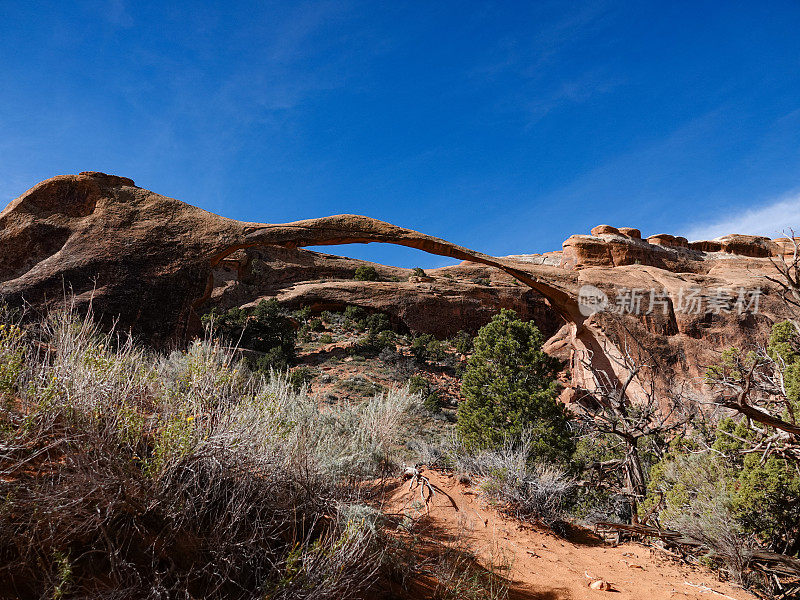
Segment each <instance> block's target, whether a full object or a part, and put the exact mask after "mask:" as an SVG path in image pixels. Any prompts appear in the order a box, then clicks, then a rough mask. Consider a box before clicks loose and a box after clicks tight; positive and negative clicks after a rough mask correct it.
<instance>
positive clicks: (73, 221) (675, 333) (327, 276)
mask: <svg viewBox="0 0 800 600" xmlns="http://www.w3.org/2000/svg"><path fill="white" fill-rule="evenodd" d="M370 242H384V243H392V244H400V245H404V246H409V247H412V248H417V249H419V250H422V251H425V252H429V253H433V254H439V255H442V256H448V257H452V258H456V259H459V260H462V261H466V262H464V263H462V264H461V265H458V266H456V267H445V268H442V269H433V270H429V271H428V273H427V277H426V278H424V279H422V280H420V279H417V280H413V281H409V275H410V274H411V272H410V271H409V270H406V269H396V268H392V267H382V266H380V265H376V268H377V269H378V270H379V272H380V273H381V276H382V277H381V278H382V279H383V281H379V282H357V281H353V280H352V277H351V275H350V274H351V273H352V271H354V270H355V267H356V266H357V265H358V264H362V263H360V262H359V261H353V260H350V259H344V258H341V257H336V256H332V255H327V254H321V253H316V252H310V251H307V250H302V249H301V247H303V246H317V245H338V244H347V243H370ZM793 248H794V244H793V243H792V241H791V240H786V239H782V240H775V241H772V240H769V239H767V238H762V237H756V236H742V235H731V236H725V237H723V238H718V239H716V240H710V241H702V242H691V243H689V242H688V241H687V240H686V239H685V238H680V237H675V236H671V235H666V234H660V235H655V236H650V237H649V238H647V239H642V236H641V232H640V231H639V230H637V229H634V228H631V227H620V228H616V227H611V226H608V225H604V226H599V227H596V228H594V229H593V230H592V234H591V235H577V236H572V237H570V238H569V239H567V240H566V241H565V242H564V245H563V248H562V250H560V251H557V252H552V253H548V254H545V255H518V256H513V257H505V258H497V257H491V256H487V255H485V254H482V253H480V252H476V251H473V250H469V249H467V248H463V247H460V246H457V245H455V244H451V243H449V242H446V241H444V240H441V239H438V238H435V237H432V236H428V235H425V234H422V233H419V232H416V231H412V230H409V229H404V228H401V227H397V226H394V225H391V224H389V223H384V222H381V221H377V220H375V219H370V218H368V217H362V216H355V215H338V216H333V217H324V218H320V219H309V220H305V221H297V222H294V223H286V224H276V225H268V224H260V223H244V222H240V221H235V220H232V219H227V218H224V217H220V216H217V215H213V214H211V213H208V212H206V211H203V210H201V209H199V208H196V207H193V206H190V205H188V204H185V203H183V202H180V201H178V200H174V199H172V198H166V197H164V196H160V195H158V194H155V193H153V192H150V191H147V190H144V189H141V188H138V187H136V186H135V185H134V183H133V181H131V180H130V179H127V178H124V177H116V176H112V175H105V174H102V173H94V172H87V173H81V174H80V175H67V176H61V177H55V178H53V179H49V180H47V181H44V182H42V183H40V184H38V185H36V186H35V187H34V188H32V189H31V190H29V191H28V192H26V193H25V194H23V195H22V196H20V198H18V199H17V200H15V201H13V202H12V203H11V204H9V206H8V207H6V208H5V210H3V212H2V213H0V299H2V300H4V301H6V302H10V303H12V304H16V305H21V304H26V305H27V306H29V307H30V308H31V309H33V310H34V311H35V310H43V309H44V308H46V307H47V306H48V305H50V304H53V303H58V302H60V301H62V299H63V298H64V295H65V291H67V290H69V291H71V292H72V293H73V294H74V295H75V299H76V302H77V303H78V304H79V305H85V304H88V303H89V302H90V301H91V302H92V303H93V305H94V310H95V313H96V314H98V315H99V316H100V317H101V318H102V319H104V320H105V321H106V322H107V323H110V322H112V321H113V320H115V319H118V320H119V321H118V325H119V327H121V328H124V329H126V330H127V329H130V330H131V331H133V332H134V333H135V334H136V335H137V336H139V337H140V338H142V339H145V340H147V341H149V342H150V343H152V344H154V345H165V344H175V343H180V342H181V340H185V339H186V338H187V337H188V336H190V335H192V334H193V333H196V332H197V331H198V328H199V319H198V315H199V314H201V313H202V312H203V311H205V310H208V309H210V308H211V307H212V306H221V307H223V308H227V307H230V306H242V305H247V304H250V303H253V302H256V301H258V300H259V299H260V298H264V297H277V298H279V299H280V300H281V301H284V302H286V303H288V304H289V305H300V304H308V305H311V306H312V307H315V308H316V309H318V310H323V309H326V308H338V307H341V306H344V305H347V304H356V305H360V306H363V307H365V308H367V309H370V310H379V311H383V312H387V313H388V314H390V315H391V316H392V318H393V319H394V320H395V322H396V323H397V325H398V326H399V327H408V328H411V329H417V330H422V331H429V332H432V333H435V334H437V335H449V334H452V333H454V332H455V331H457V330H458V329H470V330H473V331H474V330H476V329H477V328H478V327H479V326H480V325H481V324H483V323H484V322H486V321H487V320H488V319H489V318H490V316H491V314H492V313H494V312H495V311H496V310H497V309H498V308H500V307H508V308H513V309H515V310H517V311H518V312H519V313H520V314H522V315H523V316H524V317H526V318H531V319H533V320H535V321H536V322H537V324H539V326H540V327H541V328H542V329H543V330H544V331H545V332H546V333H547V334H548V335H550V334H552V338H551V340H550V342H548V348H549V349H550V350H551V351H552V352H553V353H554V354H557V355H558V356H560V357H561V358H563V359H565V361H567V362H568V363H569V365H570V367H571V369H570V372H571V374H572V377H573V383H574V384H575V385H578V386H588V385H589V382H588V380H587V376H586V373H585V372H584V371H583V370H582V368H581V360H580V358H581V357H586V356H591V360H592V361H593V362H594V363H595V364H598V365H599V366H600V367H602V368H604V369H606V370H607V371H608V372H609V373H612V374H615V373H616V374H617V375H619V373H617V371H618V368H617V366H616V363H615V360H614V358H615V356H618V355H619V353H620V352H621V350H620V347H621V346H620V344H621V341H620V340H621V337H623V336H624V335H627V334H625V333H624V332H633V333H635V335H636V338H637V339H639V340H641V343H642V345H643V347H644V348H645V349H646V350H647V351H648V352H649V353H651V355H652V356H654V357H655V358H656V359H657V361H658V362H659V364H661V365H662V366H663V368H664V369H665V370H666V372H665V375H664V376H663V377H662V382H663V384H664V385H665V386H666V385H674V384H678V383H688V384H689V385H693V386H699V385H701V383H700V375H701V373H702V369H703V368H704V365H706V364H708V363H709V362H712V361H713V360H714V357H715V356H716V354H715V353H716V352H718V351H719V350H721V349H723V348H725V347H727V346H730V345H737V344H738V345H741V344H743V343H745V342H749V341H752V340H755V339H758V338H759V337H763V336H764V335H765V334H766V332H767V331H768V329H769V327H770V325H771V323H772V322H773V321H775V320H776V319H780V318H783V316H784V314H785V310H784V308H783V304H782V303H781V301H780V297H779V294H778V293H777V291H776V290H775V288H774V287H772V286H771V284H770V283H769V282H768V281H766V280H765V279H764V278H763V275H764V274H767V273H772V265H771V263H770V260H782V259H783V257H784V256H788V255H790V254H791V253H792V252H793ZM487 278H488V279H491V285H488V286H487V285H486V279H487ZM584 285H591V286H594V287H595V288H597V289H599V290H601V291H602V292H604V293H605V294H606V295H607V297H608V299H609V303H610V304H611V306H612V307H613V306H614V305H615V303H617V302H618V300H619V298H620V297H622V298H623V300H624V299H625V297H624V293H625V290H628V292H630V290H638V292H637V293H638V294H639V302H640V305H639V308H640V310H638V311H636V312H637V314H630V313H632V312H633V311H626V310H625V306H621V308H622V310H621V314H620V315H619V316H613V315H610V314H608V313H601V314H594V315H591V314H583V313H582V309H583V308H584V307H582V306H581V305H580V304H579V301H578V298H579V293H580V290H581V287H582V286H584ZM755 288H759V289H760V291H761V292H762V293H761V294H760V295H759V300H760V304H759V310H758V311H752V310H749V311H744V312H742V311H737V310H731V309H730V308H731V307H730V306H728V308H726V309H725V310H700V311H697V312H693V311H688V310H686V306H684V305H685V304H686V303H687V302H688V298H691V299H692V301H694V302H697V301H698V298H699V301H700V302H701V303H702V304H703V306H704V307H706V308H708V307H709V306H711V305H712V304H713V303H714V302H716V303H717V305H718V304H719V298H717V296H719V295H720V293H721V292H720V290H724V291H725V293H726V294H733V293H734V292H735V291H736V290H753V289H755ZM687 290H690V291H691V294H689V293H688V292H687ZM648 292H652V293H653V294H654V295H653V296H652V298H653V299H655V298H656V296H657V300H658V301H657V302H655V303H653V300H652V299H651V297H650V296H648ZM656 292H657V294H656ZM687 294H688V296H687ZM628 295H629V296H630V293H628ZM730 300H731V302H733V300H734V298H731V299H730ZM641 303H644V305H643V306H642V305H641ZM651 303H653V305H652V306H648V305H649V304H651ZM717 307H718V306H717ZM648 308H649V309H650V310H648ZM718 308H719V307H718ZM583 312H585V311H583Z"/></svg>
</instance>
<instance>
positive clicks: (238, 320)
mask: <svg viewBox="0 0 800 600" xmlns="http://www.w3.org/2000/svg"><path fill="white" fill-rule="evenodd" d="M303 314H305V313H303ZM303 314H301V315H300V317H299V318H301V319H303V320H305V319H307V317H308V315H305V316H303ZM203 323H204V324H205V325H206V326H207V327H210V328H211V330H212V331H213V332H214V334H215V335H218V336H221V337H222V338H224V339H225V340H226V341H227V342H228V343H231V344H234V345H236V346H238V347H240V348H246V349H248V350H255V351H256V352H259V353H260V356H259V357H258V358H255V359H251V360H250V367H251V368H253V369H254V370H260V371H263V372H264V373H269V371H270V370H271V369H276V370H283V369H286V368H287V367H288V366H289V365H290V364H291V362H292V361H293V360H294V357H295V343H296V341H297V332H296V331H295V329H294V325H293V324H292V322H291V320H290V319H289V318H288V317H287V316H286V315H285V314H283V311H282V309H281V306H280V304H279V303H278V301H277V300H275V299H272V300H262V301H261V302H259V303H258V305H257V306H256V307H255V308H254V309H252V310H245V309H242V308H232V309H230V310H228V311H226V312H223V313H218V312H216V311H211V313H209V314H207V315H204V316H203Z"/></svg>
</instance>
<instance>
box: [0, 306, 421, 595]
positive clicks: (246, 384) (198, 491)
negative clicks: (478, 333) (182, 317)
mask: <svg viewBox="0 0 800 600" xmlns="http://www.w3.org/2000/svg"><path fill="white" fill-rule="evenodd" d="M0 323H2V328H0V397H2V409H0V582H3V583H2V584H0V596H4V595H13V596H15V597H19V598H42V597H53V598H83V597H91V598H131V597H141V598H177V597H181V598H190V597H194V598H200V597H202V598H253V597H264V598H275V599H279V598H287V599H288V598H314V599H325V598H337V599H338V598H351V597H358V596H359V595H363V593H364V591H365V590H367V589H369V587H370V586H371V585H373V583H374V582H375V580H376V576H377V574H378V571H379V570H380V569H381V564H382V555H383V544H382V543H381V528H380V526H379V525H378V523H377V516H376V513H375V512H374V511H369V510H365V509H360V508H359V506H360V504H359V489H360V487H359V486H356V485H354V483H356V482H358V481H359V480H362V479H363V478H364V477H374V476H375V475H377V474H379V473H380V472H381V471H382V470H383V469H384V468H385V467H386V466H387V465H388V464H389V462H390V452H391V449H392V447H393V446H394V444H396V442H397V441H398V439H399V437H400V436H401V435H402V429H403V423H404V421H405V415H406V413H407V412H408V411H409V410H412V409H413V408H414V407H415V403H416V402H417V399H416V397H414V396H410V395H408V394H406V393H403V392H397V391H392V392H388V393H386V394H382V395H380V396H376V397H375V398H373V399H371V400H370V401H368V402H366V403H364V404H362V405H358V406H349V407H333V408H331V407H326V408H324V409H323V408H320V406H319V405H318V403H317V402H316V401H315V400H314V399H313V398H310V397H309V396H308V395H307V394H306V393H305V392H304V391H302V390H301V391H300V392H297V391H295V390H293V388H292V386H290V385H289V384H288V383H287V381H286V379H285V377H282V376H280V375H277V374H274V375H273V376H272V377H271V378H263V377H257V376H254V375H252V374H251V373H250V372H249V371H248V370H247V369H246V368H245V367H244V366H243V365H242V364H241V363H239V362H237V361H236V360H235V355H234V354H233V353H232V352H230V351H228V350H227V349H225V348H224V346H223V345H221V344H219V343H217V342H215V341H214V340H210V339H205V340H198V341H195V342H194V343H193V344H192V345H191V346H190V347H189V348H188V349H187V350H186V351H185V352H173V353H172V354H171V355H169V356H168V357H159V356H155V355H151V354H148V353H147V352H145V351H144V350H142V349H140V348H138V347H136V346H135V345H134V344H133V343H132V342H131V341H130V340H128V339H125V338H123V337H121V336H114V335H105V334H102V333H101V332H100V331H99V330H98V329H97V328H96V326H95V325H94V323H93V321H92V320H91V316H87V317H86V318H79V317H77V316H76V314H75V313H74V312H72V311H70V310H69V309H67V310H64V311H60V312H55V313H53V314H51V315H50V316H49V317H47V318H46V319H45V320H44V321H43V322H41V323H39V324H38V325H36V326H33V327H28V328H26V329H22V328H20V327H18V326H17V325H14V324H13V323H14V322H13V319H11V318H10V316H9V315H8V314H7V313H3V314H2V315H0ZM3 586H5V587H3Z"/></svg>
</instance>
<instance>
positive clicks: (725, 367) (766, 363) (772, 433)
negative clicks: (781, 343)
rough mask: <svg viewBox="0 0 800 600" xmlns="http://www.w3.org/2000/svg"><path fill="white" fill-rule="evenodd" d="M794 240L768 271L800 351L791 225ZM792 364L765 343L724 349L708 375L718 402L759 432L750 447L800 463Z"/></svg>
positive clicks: (798, 248)
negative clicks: (787, 253)
mask: <svg viewBox="0 0 800 600" xmlns="http://www.w3.org/2000/svg"><path fill="white" fill-rule="evenodd" d="M789 240H790V241H791V244H792V248H793V249H792V253H791V256H790V257H788V258H786V256H784V257H777V258H771V259H770V260H771V262H772V264H773V266H774V267H775V270H776V274H775V275H767V276H765V277H766V279H767V280H768V281H770V282H772V283H774V284H776V285H777V286H778V287H779V289H780V290H781V295H782V297H783V300H784V302H785V303H786V306H787V307H788V309H789V311H790V320H791V321H792V323H793V324H794V327H795V330H796V332H797V337H796V339H795V340H794V346H795V348H794V350H797V351H800V243H798V240H797V238H796V237H795V232H794V230H790V236H789ZM788 366H789V365H787V364H786V363H785V360H784V359H783V357H781V355H780V354H779V353H777V352H770V351H768V349H767V348H766V347H764V346H763V345H762V346H754V347H753V348H751V349H748V350H747V351H741V350H735V349H732V350H730V351H728V352H726V353H724V354H723V357H722V361H721V362H720V364H718V365H714V366H712V367H710V368H709V369H708V371H707V375H706V381H707V383H708V384H709V385H710V386H711V389H712V392H713V398H712V403H713V404H714V405H716V406H718V407H721V408H726V409H730V410H732V411H735V413H737V414H739V415H741V416H743V417H744V418H746V419H747V420H748V426H749V427H748V428H749V430H750V431H751V432H753V433H754V434H755V435H754V436H751V439H747V440H744V439H740V440H739V441H740V442H742V443H743V444H744V445H745V447H746V449H745V450H744V451H745V452H760V453H762V455H763V458H764V459H766V457H767V456H769V455H779V456H781V457H783V458H785V459H789V460H792V461H795V462H796V463H798V469H800V423H798V421H797V416H796V415H797V412H798V407H797V406H794V404H795V403H796V400H793V399H792V398H791V397H790V394H789V393H788V390H787V387H788V384H787V381H786V371H787V367H788ZM726 434H727V435H729V436H732V437H733V434H731V433H728V432H726Z"/></svg>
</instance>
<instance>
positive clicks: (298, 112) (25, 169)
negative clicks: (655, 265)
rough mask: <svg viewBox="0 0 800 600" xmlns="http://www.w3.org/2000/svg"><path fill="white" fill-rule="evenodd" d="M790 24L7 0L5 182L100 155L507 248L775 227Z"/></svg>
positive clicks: (582, 8)
mask: <svg viewBox="0 0 800 600" xmlns="http://www.w3.org/2000/svg"><path fill="white" fill-rule="evenodd" d="M167 4H168V5H169V6H165V5H167ZM799 32H800V3H798V2H797V1H796V0H794V1H783V2H782V1H778V0H775V1H773V0H768V1H766V2H765V1H760V2H755V1H752V2H729V1H719V2H703V1H697V0H694V1H691V2H688V1H687V2H680V1H677V2H663V1H660V2H655V1H653V2H641V1H633V0H631V1H630V2H611V1H609V2H535V1H531V2H519V3H515V2H498V3H488V2H487V3H478V2H475V3H471V2H465V1H461V2H396V1H395V2H374V1H366V2H355V1H354V2H336V1H334V2H318V3H298V2H286V3H273V2H263V1H262V2H228V3H220V2H213V3H212V2H200V1H186V2H160V1H159V2H146V1H137V2H134V1H133V0H130V1H125V0H108V1H104V0H96V1H90V2H67V1H64V0H62V1H56V2H52V3H44V2H34V1H21V0H20V1H14V0H0V82H1V83H2V86H1V87H0V203H2V204H5V202H7V201H9V200H11V199H12V198H14V197H16V196H18V195H19V194H20V193H22V192H23V191H24V190H26V189H27V188H29V187H31V186H32V185H33V184H34V183H36V182H37V181H39V180H42V179H45V178H47V177H51V176H53V175H56V174H63V173H77V172H79V171H85V170H98V171H106V172H109V173H115V174H119V175H125V176H128V177H131V178H133V179H134V180H135V181H136V183H137V184H138V185H140V186H142V187H146V188H149V189H152V190H154V191H157V192H159V193H162V194H166V195H169V196H173V197H176V198H179V199H181V200H185V201H187V202H190V203H192V204H195V205H198V206H201V207H203V208H206V209H208V210H211V211H213V212H216V213H219V214H222V215H225V216H229V217H233V218H237V219H243V220H247V221H262V222H283V221H290V220H296V219H302V218H308V217H316V216H323V215H328V214H337V213H358V214H365V215H370V216H373V217H377V218H380V219H385V220H388V221H391V222H393V223H396V224H398V225H403V226H407V227H411V228H414V229H418V230H421V231H424V232H426V233H431V234H434V235H438V236H440V237H444V238H446V239H449V240H451V241H454V242H457V243H460V244H463V245H466V246H469V247H472V248H475V249H478V250H482V251H485V252H488V253H491V254H497V255H503V254H511V253H529V252H542V251H547V250H552V249H557V248H559V247H560V245H561V242H562V241H563V239H564V238H566V237H567V236H568V235H570V234H572V233H583V232H586V231H587V230H588V229H589V228H590V227H592V226H593V225H596V224H599V223H609V224H612V225H617V226H623V225H628V226H636V227H639V228H641V229H642V231H643V233H644V234H645V235H649V234H654V233H660V232H669V233H683V234H686V235H689V236H690V237H704V236H709V235H712V234H713V235H719V234H720V233H730V232H733V231H731V230H732V229H735V230H738V232H741V233H767V234H770V233H772V234H773V235H774V232H775V231H776V230H778V229H781V228H783V227H786V226H794V227H796V228H798V229H800V33H799ZM330 251H332V252H341V253H346V254H349V255H351V256H360V257H366V258H371V259H375V260H379V261H383V262H389V263H394V264H400V265H404V266H414V265H417V264H420V265H423V266H433V265H437V264H442V263H441V262H440V261H439V259H437V258H435V257H426V256H424V255H421V254H418V253H416V252H414V251H410V250H404V249H398V248H393V247H389V246H383V245H371V246H369V247H363V246H349V247H346V248H339V249H336V248H331V249H330Z"/></svg>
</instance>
